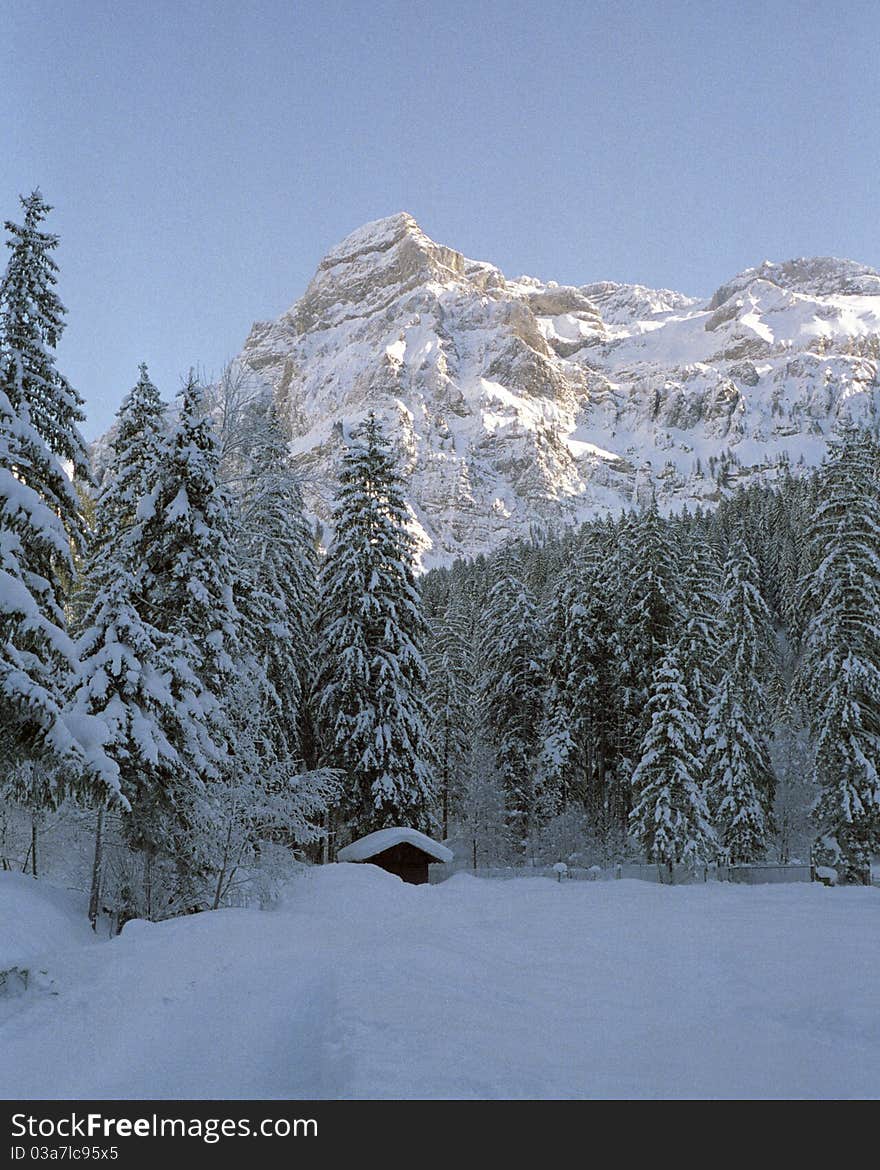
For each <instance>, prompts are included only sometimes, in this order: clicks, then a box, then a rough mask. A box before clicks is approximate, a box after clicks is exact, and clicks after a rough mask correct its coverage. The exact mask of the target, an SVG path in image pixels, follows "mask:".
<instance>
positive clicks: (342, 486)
mask: <svg viewBox="0 0 880 1170" xmlns="http://www.w3.org/2000/svg"><path fill="white" fill-rule="evenodd" d="M333 526H334V529H335V537H334V540H333V544H332V545H331V547H330V550H329V552H328V554H327V557H326V559H325V561H324V564H323V566H322V570H321V609H320V616H319V631H320V643H319V661H320V664H321V665H320V673H319V677H318V690H317V696H318V711H319V719H320V726H321V731H322V737H323V753H322V755H323V759H324V762H325V763H326V764H328V765H331V766H334V767H337V768H340V769H341V770H343V771H344V772H345V773H346V775H347V780H346V793H345V806H344V812H345V814H346V815H347V816H349V817H350V818H351V821H352V822H353V824H354V828H355V831H357V832H362V831H368V830H371V829H379V828H384V827H388V826H392V825H401V824H402V825H409V826H411V827H413V828H419V829H428V830H430V828H431V827H432V825H433V823H434V812H433V806H434V778H433V763H434V761H433V754H432V750H431V744H430V738H429V733H428V712H427V706H426V697H425V696H426V690H427V670H426V667H425V663H424V659H423V657H422V646H423V643H424V640H425V635H426V630H425V624H424V619H423V616H422V611H421V603H420V598H419V594H418V590H417V589H416V585H415V579H414V574H413V560H414V541H413V537H412V535H411V533H410V530H409V516H408V513H407V508H406V501H405V499H404V495H403V483H402V479H401V476H400V473H399V471H398V469H397V461H396V459H395V456H394V452H393V450H392V447H391V444H390V442H389V440H388V438H387V437H386V435H385V433H384V430H383V427H382V424H381V422H380V420H379V419H378V418H377V417H376V415H375V414H373V413H372V412H370V414H368V415H367V418H366V419H365V421H364V422H363V423H362V424H361V425H360V426H358V427H357V428H356V429H355V430H354V431H353V432H352V434H351V436H350V442H349V444H348V446H347V449H346V451H345V454H344V456H343V459H342V467H341V471H340V477H339V490H338V493H337V497H336V505H335V509H334V514H333Z"/></svg>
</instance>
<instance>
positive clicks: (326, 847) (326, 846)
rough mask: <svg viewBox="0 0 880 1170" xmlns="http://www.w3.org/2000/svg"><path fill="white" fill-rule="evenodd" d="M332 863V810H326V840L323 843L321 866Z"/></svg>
mask: <svg viewBox="0 0 880 1170" xmlns="http://www.w3.org/2000/svg"><path fill="white" fill-rule="evenodd" d="M329 863H330V809H329V808H327V809H325V810H324V840H323V841H322V842H321V864H322V865H328V864H329Z"/></svg>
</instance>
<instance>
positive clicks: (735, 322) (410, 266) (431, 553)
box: [238, 213, 880, 567]
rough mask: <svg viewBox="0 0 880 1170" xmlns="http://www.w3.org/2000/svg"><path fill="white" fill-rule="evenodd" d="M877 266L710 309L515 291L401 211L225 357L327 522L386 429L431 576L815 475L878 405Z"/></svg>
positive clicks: (776, 270)
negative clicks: (336, 493) (450, 566)
mask: <svg viewBox="0 0 880 1170" xmlns="http://www.w3.org/2000/svg"><path fill="white" fill-rule="evenodd" d="M878 357H880V274H878V273H877V272H875V271H874V270H873V269H870V268H866V267H865V266H863V265H859V264H855V263H853V262H851V261H846V260H835V259H828V258H818V259H807V260H793V261H790V262H788V263H784V264H771V263H770V262H768V261H765V262H764V263H763V264H761V265H760V266H758V267H757V268H751V269H748V270H746V271H745V272H742V273H740V275H739V276H736V277H734V279H733V280H731V281H729V282H727V283H726V284H725V285H723V286H722V287H721V288H719V289H718V291H717V292H716V293H715V294H714V296H712V297H711V298H710V299H709V300H708V301H706V302H703V301H698V300H695V299H693V298H691V297H687V296H684V295H682V294H681V293H677V292H672V291H669V290H667V289H659V290H658V289H649V288H643V287H642V286H640V285H624V284H616V283H613V282H602V283H595V284H588V285H584V286H582V287H571V286H565V285H557V284H555V283H553V282H549V283H542V282H540V281H538V280H534V279H532V278H530V277H520V278H518V279H516V280H508V279H506V278H505V277H504V275H503V274H502V273H501V272H500V271H499V270H498V269H497V268H495V267H493V266H492V265H491V264H486V263H482V262H479V261H474V260H468V259H467V258H466V257H464V256H462V255H461V254H460V253H459V252H456V251H454V250H453V249H451V248H447V247H443V246H442V245H439V244H436V243H434V241H433V240H430V239H429V238H428V237H427V236H426V235H425V234H424V232H423V231H422V230H421V228H420V227H419V226H418V224H417V223H416V222H415V220H414V219H413V218H412V217H411V216H409V215H406V214H404V213H401V214H398V215H393V216H390V217H389V218H387V219H383V220H379V221H377V222H376V223H372V224H367V225H366V226H365V227H362V228H360V229H359V230H358V231H356V232H354V233H353V234H352V235H350V236H349V237H348V238H347V239H346V240H344V241H343V242H342V243H341V244H340V245H339V246H338V247H336V248H334V249H333V250H332V251H331V252H330V253H329V254H328V255H327V256H326V258H325V259H324V260H323V261H322V262H321V264H320V265H319V267H318V271H317V272H316V274H315V276H314V278H313V280H312V281H311V283H310V284H309V286H308V288H307V289H306V291H305V294H304V295H303V297H302V298H301V299H300V300H299V301H297V302H296V304H295V305H294V306H293V307H292V308H291V309H290V310H289V311H288V312H287V313H285V314H284V315H283V316H282V317H280V318H279V319H278V320H277V321H274V322H269V323H261V324H257V325H255V326H254V327H253V330H252V332H251V335H250V337H249V338H248V339H247V342H246V344H245V347H244V350H243V351H242V353H241V354H240V356H239V359H238V361H239V362H240V363H241V365H242V366H243V367H244V368H245V369H247V370H249V371H251V372H252V374H253V376H255V377H256V378H258V379H260V380H261V382H262V383H263V384H264V385H265V386H266V388H267V389H271V391H272V392H274V394H275V395H276V398H277V401H278V404H279V407H280V410H281V412H282V415H283V417H284V418H285V419H286V420H287V423H288V425H289V427H290V431H291V434H292V436H293V439H292V450H293V451H294V453H295V454H296V456H297V458H298V460H299V462H300V465H301V467H302V470H303V474H304V480H305V487H306V496H307V501H308V504H309V506H310V507H311V509H312V510H313V511H314V513H315V514H316V516H317V517H318V518H320V519H321V520H322V521H323V522H325V523H326V522H327V521H328V519H329V516H330V506H331V501H332V496H333V488H334V479H335V471H336V465H337V460H338V457H339V453H340V450H341V445H342V442H343V435H344V433H345V432H346V431H347V430H348V429H350V428H351V427H352V426H353V425H354V424H356V423H357V422H358V421H359V420H360V419H361V418H362V417H363V416H364V415H365V414H366V412H367V411H368V410H371V409H373V410H375V411H376V412H377V413H379V414H381V415H383V416H385V417H386V418H387V419H388V421H389V424H390V428H391V430H392V431H393V433H394V434H395V436H396V440H397V442H398V444H399V448H400V452H401V456H402V459H403V462H404V465H405V468H406V471H407V474H408V477H409V498H410V502H411V505H412V509H413V523H414V526H415V527H416V530H417V532H418V534H419V540H420V545H421V549H422V562H423V565H425V566H426V567H427V566H430V565H432V564H440V563H448V562H449V561H450V560H451V559H452V558H454V557H455V556H461V555H473V554H475V553H478V552H485V551H487V550H488V549H490V548H492V547H494V546H495V545H497V544H499V543H500V542H501V541H502V540H504V539H505V538H507V537H509V536H515V535H528V534H529V533H531V532H533V531H535V529H536V528H549V527H558V526H561V525H565V524H570V523H573V522H576V521H578V520H581V519H584V518H586V517H588V516H591V515H596V514H597V513H601V512H604V511H607V510H608V509H619V508H621V507H625V506H628V505H631V504H632V503H633V502H634V501H637V500H639V499H644V498H650V495H651V493H652V492H656V494H657V497H658V499H659V501H660V502H661V504H662V505H663V506H664V507H668V508H674V507H677V506H681V504H683V503H685V502H688V503H693V504H695V503H697V502H700V501H704V502H711V501H714V500H717V499H718V498H719V495H720V494H721V493H722V492H723V491H727V490H730V488H731V487H733V486H735V484H736V483H738V482H744V481H747V480H749V479H751V478H753V477H756V476H760V477H770V476H773V475H777V474H779V473H780V471H781V470H782V469H783V468H785V467H786V466H791V467H796V466H798V465H808V466H811V465H814V464H816V463H817V462H819V460H820V459H821V457H822V454H823V452H824V449H825V443H826V438H827V435H828V433H829V431H830V430H831V428H832V427H833V425H834V423H835V421H836V419H837V418H838V416H839V415H841V414H844V413H845V414H848V415H850V416H854V417H860V418H875V417H876V413H877V407H878V405H880V390H878V383H877V365H878Z"/></svg>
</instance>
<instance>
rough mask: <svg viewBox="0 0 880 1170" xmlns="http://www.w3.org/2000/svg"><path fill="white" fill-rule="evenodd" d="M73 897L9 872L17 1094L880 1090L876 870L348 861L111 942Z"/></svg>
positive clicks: (13, 1088)
mask: <svg viewBox="0 0 880 1170" xmlns="http://www.w3.org/2000/svg"><path fill="white" fill-rule="evenodd" d="M35 891H39V896H38V895H37V893H36V892H35ZM75 910H76V911H77V912H78V911H79V907H77V906H75V905H74V904H73V903H72V902H69V901H65V899H64V897H63V896H59V895H57V894H55V893H53V892H51V891H46V890H45V889H43V888H42V887H41V886H40V885H39V884H38V883H33V882H32V881H30V882H28V881H27V880H26V879H22V878H20V877H13V876H12V875H7V874H0V968H2V966H3V965H4V960H6V962H9V961H11V960H12V959H14V958H15V959H20V958H21V957H22V956H23V955H24V954H25V953H26V952H27V953H28V954H30V957H31V958H35V957H36V956H37V954H38V952H39V957H40V961H39V963H38V964H36V965H37V966H38V967H39V968H40V969H41V970H42V971H43V972H44V974H42V975H40V976H39V977H38V979H37V980H36V985H35V986H34V987H32V988H31V990H29V991H28V992H27V993H26V994H25V995H21V996H18V997H14V998H10V999H7V1000H5V1001H0V1052H2V1061H0V1096H3V1097H6V1098H11V1097H12V1098H29V1097H95V1098H102V1097H110V1098H113V1097H122V1098H127V1097H165V1098H174V1097H187V1098H189V1097H207V1098H210V1097H232V1098H247V1097H274V1098H296V1097H303V1098H316V1097H340V1098H358V1097H366V1098H371V1097H390V1098H404V1097H446V1098H450V1097H451V1098H459V1097H463V1098H493V1097H494V1098H497V1097H505V1098H510V1097H549V1098H563V1097H576V1098H577V1097H682V1096H686V1097H731V1096H733V1097H877V1096H880V1010H878V1009H880V1000H878V993H877V982H876V971H877V944H878V936H880V931H878V926H880V918H878V911H880V893H878V891H877V890H876V889H865V888H858V889H855V888H849V889H826V888H825V887H823V886H818V885H812V886H811V885H808V884H803V885H787V886H786V885H776V886H757V887H755V886H751V887H747V886H735V885H722V884H708V885H697V886H683V887H677V888H668V887H661V886H656V885H653V884H649V883H646V882H638V881H626V880H624V881H617V882H553V881H550V880H548V879H542V878H535V879H522V880H518V881H508V882H505V881H491V880H482V879H477V878H472V877H470V876H469V875H466V874H459V875H457V876H456V877H453V878H452V879H450V880H449V881H448V882H446V883H444V884H442V885H437V886H406V885H404V884H403V883H401V882H400V881H399V880H398V879H397V878H394V877H392V876H390V875H388V874H385V873H383V872H381V871H380V870H377V869H375V868H374V867H372V866H354V865H336V866H330V867H326V868H324V869H316V870H313V871H311V872H309V873H308V874H307V875H305V876H304V877H302V878H301V879H299V880H298V881H296V882H295V883H294V884H293V885H292V886H291V888H290V892H289V896H288V898H287V899H286V901H285V903H284V904H283V905H282V906H281V907H279V908H278V909H277V910H274V911H271V912H268V913H260V912H258V911H246V910H224V911H220V912H218V913H214V914H202V915H197V916H193V917H190V918H185V919H177V920H174V921H171V922H165V923H159V924H155V925H149V924H145V923H140V922H134V923H130V924H128V926H126V928H125V930H124V931H123V933H122V935H121V936H120V937H119V938H117V939H114V940H112V941H109V942H95V941H91V940H90V939H89V938H88V937H87V934H86V932H85V931H83V929H82V923H81V920H80V919H79V918H74V917H73V914H74V911H75ZM28 924H32V926H33V934H32V937H31V939H30V944H29V942H28V931H29V925H28ZM10 940H12V941H11V942H10Z"/></svg>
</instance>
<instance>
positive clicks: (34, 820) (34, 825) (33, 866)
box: [31, 813, 37, 877]
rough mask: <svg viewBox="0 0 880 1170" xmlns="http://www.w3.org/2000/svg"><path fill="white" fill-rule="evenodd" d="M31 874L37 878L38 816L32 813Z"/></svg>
mask: <svg viewBox="0 0 880 1170" xmlns="http://www.w3.org/2000/svg"><path fill="white" fill-rule="evenodd" d="M31 873H32V874H33V875H34V877H36V876H37V814H36V813H31Z"/></svg>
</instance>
